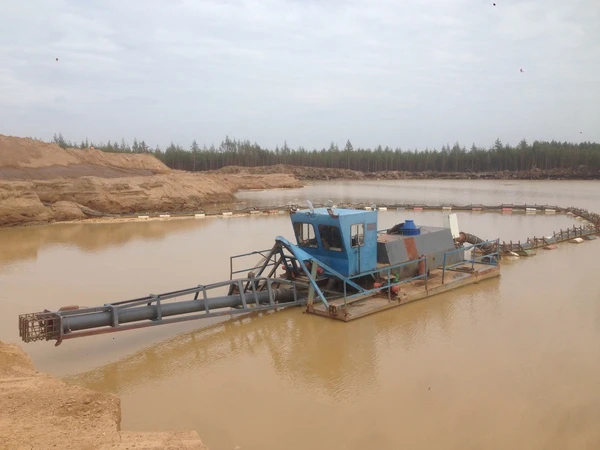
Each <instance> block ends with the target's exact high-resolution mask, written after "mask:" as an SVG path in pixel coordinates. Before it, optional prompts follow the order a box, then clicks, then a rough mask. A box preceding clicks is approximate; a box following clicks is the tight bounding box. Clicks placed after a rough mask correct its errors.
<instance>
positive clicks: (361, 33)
mask: <svg viewBox="0 0 600 450" xmlns="http://www.w3.org/2000/svg"><path fill="white" fill-rule="evenodd" d="M3 14H4V16H5V17H6V20H5V22H6V26H5V27H3V28H2V29H0V42H2V43H3V44H2V45H1V46H0V61H2V65H1V67H2V71H1V72H0V82H1V83H2V84H0V123H2V124H4V125H3V126H4V127H5V128H3V129H0V132H3V133H9V134H10V133H21V134H24V135H38V136H39V137H42V138H49V137H51V134H52V132H54V131H56V132H58V131H61V132H62V133H63V134H64V135H65V136H67V137H70V138H72V139H77V140H79V139H81V138H85V137H86V136H88V137H90V138H93V139H95V140H104V141H106V140H108V139H111V140H114V139H120V138H121V137H125V138H126V139H128V140H132V139H133V137H134V136H137V137H138V138H144V139H146V141H148V142H152V143H153V145H154V144H160V145H162V146H164V145H166V144H168V143H169V142H170V141H171V140H173V141H177V142H180V143H182V144H184V145H187V144H188V143H189V142H191V140H192V139H194V138H195V139H197V140H198V142H200V143H204V142H206V143H207V144H210V143H212V142H217V143H218V142H219V141H220V140H221V139H222V138H223V137H224V136H225V134H229V135H230V136H231V135H236V136H238V137H240V138H246V137H247V138H248V139H251V140H259V139H258V138H259V137H260V138H261V140H259V142H260V143H261V144H263V145H268V146H272V147H274V146H275V145H276V144H278V143H281V142H283V140H285V139H287V141H288V143H289V144H290V145H303V146H305V147H309V148H310V147H323V146H327V145H328V144H329V142H330V141H331V140H335V141H338V142H340V143H341V144H343V143H345V141H346V139H351V140H352V142H353V143H354V145H355V147H357V146H361V145H362V146H374V145H377V144H379V143H381V144H383V145H386V144H388V145H391V146H402V147H411V148H414V147H419V148H425V147H430V148H431V147H436V146H437V147H439V146H440V145H441V144H442V143H445V142H454V141H455V140H459V141H460V142H463V143H465V144H466V145H469V144H470V142H473V141H475V142H478V143H480V144H481V145H488V144H491V143H492V142H493V141H494V140H495V139H496V137H500V138H502V139H503V140H505V141H512V142H516V141H518V140H520V139H521V138H522V137H525V138H527V139H528V140H533V139H553V138H557V139H569V140H573V139H579V138H580V136H579V131H580V130H582V129H583V130H586V139H595V140H599V141H600V134H598V133H600V127H599V126H598V125H600V115H599V113H598V112H597V104H598V103H599V102H600V88H599V87H598V86H597V83H596V82H595V78H596V74H597V73H598V70H599V69H600V62H599V61H600V50H599V49H600V35H599V34H598V33H597V31H596V27H597V23H600V11H599V8H597V4H596V3H595V0H573V1H572V2H562V1H559V0H545V1H544V0H520V1H519V2H503V1H499V2H497V6H496V7H493V6H492V5H491V3H490V4H487V3H485V2H472V1H468V0H452V1H451V0H438V1H433V0H406V1H402V2H398V1H396V0H382V1H378V2H368V1H366V0H350V1H341V0H326V1H316V0H306V1H299V0H298V1H293V0H288V1H283V0H228V1H219V0H205V1H202V2H197V1H193V0H180V1H167V0H152V1H142V0H129V1H127V2H118V1H115V0H106V1H100V0H95V1H90V2H76V1H74V0H61V1H50V0H48V1H35V2H10V3H9V4H8V5H5V6H4V11H3ZM56 57H58V58H59V61H58V62H57V61H55V58H56ZM521 68H523V69H524V70H525V72H524V73H520V72H519V69H521ZM9 109H13V110H15V109H16V110H18V111H20V114H22V115H23V116H24V117H27V118H28V120H27V123H22V121H21V122H19V123H17V122H16V121H15V120H14V119H11V118H10V117H9V113H8V112H7V111H8V110H9ZM42 111H43V113H42ZM46 115H47V116H48V117H45V116H46ZM299 123H301V124H302V127H301V129H300V128H299V126H298V124H299ZM48 124H52V126H54V127H58V128H57V129H56V130H52V131H45V132H44V133H45V134H44V133H40V132H38V130H48ZM575 129H576V130H577V135H575V134H574V133H572V130H575ZM417 130H427V132H421V131H417ZM594 133H596V134H594ZM42 134H43V135H42Z"/></svg>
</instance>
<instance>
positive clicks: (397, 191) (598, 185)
mask: <svg viewBox="0 0 600 450" xmlns="http://www.w3.org/2000/svg"><path fill="white" fill-rule="evenodd" d="M599 191H600V181H568V182H567V181H565V182H561V181H511V182H507V181H502V180H497V181H496V180H490V181H480V180H394V181H378V180H372V181H361V182H358V183H357V182H349V181H340V182H311V183H310V184H309V185H308V186H307V187H305V188H302V189H285V190H277V191H258V192H257V191H245V192H240V193H238V194H237V195H236V197H237V198H238V199H239V200H240V201H241V202H245V204H248V205H250V204H251V205H255V204H260V205H285V204H287V203H296V204H299V205H300V206H301V207H305V206H306V203H305V201H306V200H311V201H313V202H315V203H319V204H324V203H325V202H326V201H327V200H332V201H334V202H336V203H342V202H368V203H376V204H379V205H381V204H404V203H408V204H410V203H427V204H435V205H440V204H454V205H470V204H496V205H498V204H501V203H514V204H523V203H528V204H538V205H546V204H550V205H558V206H563V207H568V206H577V207H580V208H587V209H592V210H598V211H600V199H599V198H598V192H599Z"/></svg>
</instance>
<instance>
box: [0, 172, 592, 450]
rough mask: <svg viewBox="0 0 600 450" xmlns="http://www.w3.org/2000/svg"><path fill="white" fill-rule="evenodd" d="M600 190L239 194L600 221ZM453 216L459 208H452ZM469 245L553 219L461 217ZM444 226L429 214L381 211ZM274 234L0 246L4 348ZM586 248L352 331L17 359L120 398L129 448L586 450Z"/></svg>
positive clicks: (120, 338)
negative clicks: (173, 435)
mask: <svg viewBox="0 0 600 450" xmlns="http://www.w3.org/2000/svg"><path fill="white" fill-rule="evenodd" d="M599 193H600V183H599V182H556V181H552V182H550V181H543V182H523V181H515V182H490V181H435V180H432V181H425V182H423V181H410V182H408V181H407V182H402V181H394V182H383V181H381V182H361V183H316V184H313V185H311V186H308V187H306V188H304V189H300V190H279V191H261V192H244V193H240V195H239V198H240V201H243V202H246V203H244V204H246V205H247V204H263V205H266V204H281V203H287V202H294V201H297V202H298V203H301V202H303V201H304V199H305V198H310V199H312V200H314V201H315V202H318V201H322V200H323V201H324V200H327V199H331V200H333V201H335V202H341V201H376V202H379V203H381V202H387V201H389V202H410V201H414V202H432V203H441V202H454V203H503V202H504V203H510V202H515V203H522V202H528V203H538V204H542V203H551V204H555V203H556V204H559V205H574V206H580V207H584V208H588V209H591V210H593V211H596V212H600V195H598V194H599ZM460 200H462V201H460ZM458 217H459V224H460V227H461V229H463V230H465V231H467V232H470V233H473V234H476V235H478V236H480V237H482V238H489V239H492V238H496V237H500V239H505V240H509V239H513V240H518V239H524V238H525V237H526V236H528V235H534V234H535V235H538V236H541V235H547V234H549V233H550V232H551V231H552V230H555V229H559V228H565V227H567V226H570V225H573V224H577V225H578V224H580V222H578V221H576V220H574V219H573V218H569V217H567V216H563V215H556V216H544V215H535V216H533V215H527V216H526V215H524V214H513V215H512V216H503V215H500V214H495V213H484V214H481V213H459V214H458ZM406 218H412V219H414V220H415V221H416V222H417V223H423V224H431V225H441V224H442V223H443V214H442V212H421V213H415V212H411V211H402V212H399V211H386V212H380V213H379V228H385V227H389V226H391V225H394V224H395V223H398V222H400V221H402V220H404V219H406ZM291 231H292V230H291V226H290V223H289V218H288V217H287V216H268V217H267V216H261V217H246V218H210V219H202V220H194V219H186V220H171V221H152V222H133V223H112V224H110V223H107V224H62V225H53V226H44V227H36V228H20V229H17V228H15V229H2V230H0V244H1V245H0V310H1V313H2V314H0V340H2V341H7V342H17V343H18V342H19V341H18V334H17V316H18V314H20V313H25V312H34V311H39V310H42V309H44V308H48V309H57V308H58V307H60V306H63V305H67V304H80V305H84V306H96V305H100V304H103V303H106V302H111V301H117V300H124V299H127V298H133V297H137V296H140V295H145V294H149V293H158V292H161V291H167V290H172V289H177V288H182V287H191V286H194V285H197V284H200V283H209V282H215V281H220V280H222V279H226V278H228V274H229V256H230V255H232V254H236V253H242V252H246V251H250V250H254V249H265V248H269V247H270V246H271V244H272V242H273V238H274V237H275V236H277V235H282V236H286V237H289V238H292V234H291ZM599 242H600V240H597V241H592V242H586V243H584V244H580V245H575V244H562V245H560V246H559V248H558V249H557V250H554V251H542V250H540V251H539V252H538V255H537V256H535V257H533V258H528V259H522V260H519V261H506V262H503V267H502V276H501V277H500V278H499V279H495V280H488V281H485V282H483V283H481V284H479V285H476V286H469V287H465V288H462V289H460V290H457V291H454V292H450V293H446V294H442V295H439V296H436V297H432V298H430V299H428V300H424V301H419V302H415V303H411V304H408V305H405V306H402V307H399V308H396V309H393V310H389V311H387V312H382V313H380V314H376V315H373V316H370V317H366V318H363V319H360V320H358V321H356V322H351V323H347V324H345V323H339V322H333V321H329V320H326V319H323V318H320V317H314V316H307V315H304V314H302V311H301V309H299V308H292V309H288V310H285V311H282V312H278V313H276V314H266V315H263V316H260V317H253V318H245V319H237V320H228V319H218V320H211V321H207V322H203V323H200V322H189V323H183V324H176V325H166V326H161V327H155V328H152V329H143V330H136V331H129V332H123V333H114V334H109V335H104V336H95V337H89V338H83V339H75V340H71V341H65V342H64V343H63V344H62V345H61V346H59V347H54V345H53V343H52V342H38V343H32V344H22V345H23V347H24V348H25V350H26V351H27V352H28V353H29V354H30V355H31V357H32V359H33V361H34V363H35V364H36V367H37V368H38V369H39V370H42V371H47V372H49V373H51V374H54V375H57V376H61V377H63V378H64V379H65V380H66V381H69V382H73V383H77V384H80V385H83V386H87V387H91V388H94V389H98V390H101V391H105V392H113V393H116V394H118V395H119V396H120V397H121V401H122V408H123V422H122V427H123V429H126V430H188V429H195V430H197V431H198V433H199V434H200V436H201V437H202V439H203V440H204V442H205V443H206V444H207V445H208V446H209V447H210V448H211V449H213V450H219V449H235V448H238V449H281V448H285V449H303V450H304V449H308V448H310V449H337V448H340V449H366V448H373V449H396V448H410V449H431V448H434V449H483V448H485V449H507V448H510V449H592V448H593V449H595V448H600V427H599V426H598V424H599V423H600V389H599V388H598V380H599V379H600V351H599V350H598V349H599V348H600V282H599V281H598V255H599V251H600V244H599Z"/></svg>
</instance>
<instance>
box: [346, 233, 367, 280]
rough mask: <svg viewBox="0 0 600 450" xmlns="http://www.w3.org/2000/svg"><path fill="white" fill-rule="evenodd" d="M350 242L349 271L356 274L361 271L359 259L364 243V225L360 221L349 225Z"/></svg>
mask: <svg viewBox="0 0 600 450" xmlns="http://www.w3.org/2000/svg"><path fill="white" fill-rule="evenodd" d="M350 242H351V251H350V254H351V258H352V259H351V261H349V263H350V266H351V267H350V273H352V274H357V273H361V272H362V270H361V267H360V259H361V253H362V249H363V246H364V244H365V225H364V224H362V223H355V224H354V225H352V226H351V227H350ZM352 269H354V270H352Z"/></svg>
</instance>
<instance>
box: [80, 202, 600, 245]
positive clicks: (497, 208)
mask: <svg viewBox="0 0 600 450" xmlns="http://www.w3.org/2000/svg"><path fill="white" fill-rule="evenodd" d="M324 206H326V205H321V204H314V207H316V208H319V207H324ZM327 206H328V205H327ZM334 207H335V208H343V209H362V210H367V211H368V210H379V211H394V210H395V211H414V212H420V211H442V212H451V211H460V212H473V213H481V212H491V213H502V214H519V213H524V214H527V215H530V214H538V213H539V214H548V215H549V214H567V215H570V216H574V217H578V218H580V219H582V220H584V221H587V222H588V224H587V225H586V226H585V227H584V226H580V227H573V228H569V229H566V230H562V229H561V230H559V231H554V232H553V233H552V236H543V237H540V236H534V237H527V238H526V239H525V240H523V241H517V242H513V241H509V242H505V241H502V244H501V245H500V250H501V253H503V254H507V255H510V254H513V255H514V254H519V255H521V256H531V255H532V254H534V253H533V252H534V250H535V249H538V248H548V249H551V248H553V246H554V245H555V244H558V243H561V242H566V241H570V240H572V239H576V238H589V237H590V236H592V235H595V234H598V233H600V214H596V213H593V212H590V211H588V210H586V209H583V208H577V207H573V206H569V207H563V206H558V205H547V204H546V205H538V204H533V205H531V204H527V203H525V204H514V203H502V204H493V205H483V204H468V205H456V204H449V203H446V204H440V205H427V204H423V203H388V204H379V205H377V204H373V203H365V202H362V203H360V202H359V203H340V204H338V205H335V206H334ZM296 209H298V206H297V205H296V204H293V203H287V204H285V205H268V206H254V207H245V208H233V209H213V210H200V211H193V212H177V211H173V212H170V213H165V212H160V213H145V214H143V215H141V214H103V213H98V212H96V211H94V212H92V211H87V210H83V212H84V214H86V215H88V216H89V217H93V218H103V217H105V218H112V219H140V220H149V219H161V220H165V219H167V220H168V219H177V218H195V219H203V218H208V217H232V218H233V217H244V216H249V215H251V216H256V215H283V214H289V213H290V212H291V211H294V210H296ZM466 235H468V236H469V237H468V238H466V237H465V238H464V240H463V241H460V242H467V243H470V244H473V243H478V242H482V241H483V240H482V239H481V238H479V237H477V236H473V235H470V234H468V233H466V234H465V236H466ZM461 239H462V238H461ZM482 250H483V251H488V252H489V251H493V249H491V248H490V249H487V250H485V249H482Z"/></svg>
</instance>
